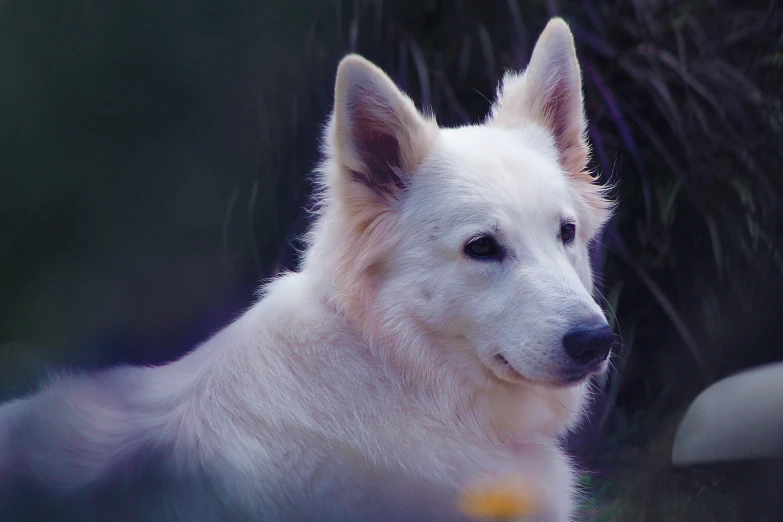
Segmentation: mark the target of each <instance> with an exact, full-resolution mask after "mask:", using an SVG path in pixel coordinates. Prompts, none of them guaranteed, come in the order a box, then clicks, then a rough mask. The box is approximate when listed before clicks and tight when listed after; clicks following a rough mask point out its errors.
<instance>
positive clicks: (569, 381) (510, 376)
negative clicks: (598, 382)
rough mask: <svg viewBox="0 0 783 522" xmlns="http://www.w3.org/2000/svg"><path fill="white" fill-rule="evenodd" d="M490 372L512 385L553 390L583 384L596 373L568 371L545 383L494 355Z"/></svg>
mask: <svg viewBox="0 0 783 522" xmlns="http://www.w3.org/2000/svg"><path fill="white" fill-rule="evenodd" d="M492 363H493V364H492V365H491V368H490V369H491V370H492V372H493V373H494V374H495V375H496V376H497V377H498V378H500V379H502V380H504V381H508V382H512V383H517V384H519V383H528V384H538V385H541V386H548V387H553V388H563V387H566V388H567V387H570V386H574V385H577V384H580V383H582V382H584V381H585V380H587V379H589V378H590V377H591V376H592V375H593V374H594V373H597V371H598V370H597V369H596V371H591V370H588V369H578V370H577V369H570V370H565V371H563V372H562V373H560V374H559V375H558V377H557V378H556V379H552V380H547V381H546V382H543V381H538V380H534V379H531V378H529V377H526V376H524V375H522V374H521V373H520V372H519V371H518V370H517V369H516V368H514V366H513V365H512V364H511V363H510V362H508V359H506V358H505V357H504V356H503V355H502V354H499V353H498V354H495V356H494V357H493V358H492Z"/></svg>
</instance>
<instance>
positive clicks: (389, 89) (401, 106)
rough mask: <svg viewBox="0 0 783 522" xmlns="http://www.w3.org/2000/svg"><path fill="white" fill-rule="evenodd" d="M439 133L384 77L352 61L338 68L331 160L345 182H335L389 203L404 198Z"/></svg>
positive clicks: (356, 59)
mask: <svg viewBox="0 0 783 522" xmlns="http://www.w3.org/2000/svg"><path fill="white" fill-rule="evenodd" d="M437 129H438V127H437V124H435V122H434V121H432V120H429V119H426V118H425V117H424V116H422V115H421V114H420V113H419V112H418V111H417V110H416V107H415V106H414V104H413V102H412V101H411V100H410V99H409V98H408V97H407V96H405V94H403V93H402V92H401V91H400V90H399V89H398V88H397V86H396V85H394V82H392V80H391V79H390V78H389V77H388V76H386V74H385V73H384V72H383V71H381V70H380V69H379V68H378V67H376V66H375V65H373V64H372V63H370V62H368V61H367V60H365V59H364V58H362V57H360V56H357V55H349V56H347V57H345V58H343V60H342V61H341V62H340V65H339V66H338V68H337V81H336V83H335V102H334V113H333V116H332V121H331V126H330V129H329V131H330V136H329V140H330V146H331V155H332V158H333V160H336V161H337V162H338V163H339V167H340V169H339V170H340V173H339V174H338V176H339V177H341V178H343V179H332V180H331V182H332V183H333V184H334V183H339V184H343V183H348V184H352V183H360V184H362V185H364V186H365V187H366V188H368V189H369V190H370V191H371V192H372V193H373V194H374V195H375V196H377V197H380V198H381V199H383V200H386V201H389V200H391V199H395V198H398V197H399V196H400V194H401V193H402V192H403V191H404V190H405V187H406V185H407V183H408V181H409V178H410V175H411V174H412V173H413V172H414V171H415V170H416V168H417V167H418V166H419V164H420V163H421V161H422V160H423V159H424V156H425V155H426V154H427V152H428V151H429V150H430V148H431V146H432V143H433V141H434V136H435V135H436V133H437ZM345 178H347V179H345Z"/></svg>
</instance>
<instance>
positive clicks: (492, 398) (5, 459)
mask: <svg viewBox="0 0 783 522" xmlns="http://www.w3.org/2000/svg"><path fill="white" fill-rule="evenodd" d="M553 64H554V66H553ZM550 69H551V71H552V72H551V75H550V77H547V78H545V79H544V80H542V79H541V77H543V76H542V75H541V74H540V73H541V71H544V70H550ZM552 75H554V76H552ZM558 75H559V76H558ZM544 76H546V75H544ZM558 78H561V79H564V83H563V84H564V85H566V87H567V88H566V89H564V90H563V89H561V90H560V91H559V94H558V96H560V97H561V98H562V100H560V101H558V100H554V101H552V100H549V101H548V100H547V93H548V92H549V91H548V90H549V89H550V88H551V85H552V82H553V81H554V82H557V81H558ZM531 100H533V101H531ZM561 101H562V103H560V102H561ZM550 102H552V103H550ZM553 103H554V105H553ZM542 107H543V108H542ZM553 108H554V110H555V114H554V116H553V115H552V114H549V113H547V114H545V115H542V114H538V113H536V111H539V112H540V111H548V110H550V109H553ZM558 118H560V119H559V120H558ZM574 129H576V130H575V131H574ZM558 133H560V134H558ZM583 133H584V121H583V115H582V98H581V79H580V73H579V69H578V65H577V64H576V58H575V54H574V50H573V42H572V39H571V35H570V32H569V30H568V28H567V27H566V25H565V24H564V23H563V22H562V21H560V20H554V21H552V22H550V24H549V25H548V26H547V29H546V30H545V32H544V34H543V35H542V37H541V40H540V42H539V44H538V45H537V48H536V51H535V52H534V55H533V58H532V63H531V65H530V67H529V69H528V71H527V73H526V74H525V75H521V76H513V75H510V76H508V77H507V78H506V80H505V82H504V87H503V88H502V90H501V94H500V98H499V100H498V103H497V105H496V106H495V108H494V109H493V113H492V115H491V116H490V118H489V119H488V121H487V122H486V123H485V124H482V125H478V126H468V127H462V128H457V129H439V128H438V127H437V125H436V124H435V123H434V121H432V120H429V119H427V118H425V117H424V116H422V115H421V114H419V113H418V112H417V111H416V109H415V107H414V106H413V104H412V103H411V102H410V100H408V99H407V98H406V97H405V96H404V95H403V94H402V93H400V92H399V91H398V90H397V89H396V87H395V86H394V85H393V83H392V82H391V81H390V80H389V79H388V78H387V77H386V76H385V75H384V74H383V73H382V72H381V71H380V70H379V69H377V68H376V67H374V66H373V65H371V64H369V63H368V62H366V61H364V60H363V59H361V58H358V57H355V56H353V57H348V58H346V59H345V60H344V61H343V62H342V64H341V65H340V69H339V71H338V79H337V87H336V98H335V111H334V114H333V117H332V120H331V122H330V125H329V129H328V131H327V140H326V142H327V143H326V150H325V161H324V164H323V165H322V168H321V169H320V171H321V179H322V183H323V191H322V194H321V198H322V201H321V208H320V209H319V218H318V221H317V224H316V225H315V227H314V229H313V230H312V231H311V234H310V246H309V248H308V250H307V252H306V255H305V259H304V264H303V268H302V270H301V271H300V272H298V273H289V274H285V275H283V276H281V277H279V278H278V279H277V280H275V281H274V282H272V283H270V284H269V285H267V286H266V287H265V288H264V291H263V294H264V295H263V297H262V298H261V299H260V300H259V301H258V302H257V303H256V304H255V305H254V306H252V307H251V308H250V309H249V310H248V311H247V312H246V313H245V314H243V315H242V316H241V317H240V318H238V319H237V320H236V321H235V322H234V323H233V324H231V325H229V326H228V327H227V328H225V329H224V330H222V331H221V332H219V333H218V334H217V335H215V336H214V337H213V338H211V339H210V340H208V341H207V342H205V343H204V344H202V345H201V346H199V347H198V348H197V349H196V350H195V351H193V352H192V353H190V354H189V355H187V356H185V357H184V358H182V359H181V360H179V361H177V362H174V363H172V364H169V365H166V366H162V367H157V368H118V369H115V370H111V371H108V372H104V373H98V374H95V375H80V376H65V377H62V378H60V379H57V380H54V381H53V382H51V383H50V384H49V385H48V386H47V387H46V388H45V389H44V390H42V391H41V392H39V393H38V394H36V395H34V396H31V397H28V398H25V399H21V400H18V401H15V402H12V403H10V404H7V405H5V406H3V407H2V408H0V479H1V480H2V484H3V485H4V489H5V491H6V492H7V495H6V497H5V500H4V497H3V494H2V493H0V513H2V512H3V511H2V509H3V502H4V501H5V502H6V503H8V502H10V500H9V498H10V497H11V496H12V495H13V493H8V492H11V491H13V490H14V489H13V488H14V487H15V486H17V485H18V484H21V483H25V484H28V483H34V484H37V485H38V486H45V487H46V488H50V489H51V490H56V491H60V492H64V493H70V492H77V491H80V490H83V489H85V488H90V487H93V486H96V485H98V484H101V483H102V482H103V481H106V480H107V477H109V475H110V474H111V473H114V472H115V471H114V470H115V469H116V468H115V467H114V464H115V463H116V462H119V461H133V459H134V458H135V457H134V455H136V454H137V452H139V451H140V450H141V448H143V447H153V448H162V450H163V455H164V457H163V461H164V462H165V463H166V469H167V470H168V471H167V473H168V475H167V476H170V477H175V478H176V477H182V476H188V474H195V475H197V476H201V477H206V479H205V480H206V481H207V482H208V483H209V487H207V488H204V489H203V492H202V493H201V494H200V495H198V496H196V495H191V496H188V495H187V494H186V493H184V491H185V490H184V489H183V490H175V491H173V493H172V495H179V497H178V498H179V501H178V502H177V503H176V508H172V510H171V511H169V512H168V513H170V516H171V517H172V518H174V517H175V515H176V516H178V517H180V518H181V519H183V520H219V519H226V516H227V515H226V514H227V513H231V514H232V516H233V517H234V518H232V519H238V518H237V517H240V518H242V517H246V518H248V519H255V520H258V519H260V518H263V519H264V520H272V519H295V518H302V517H304V515H302V514H301V512H297V511H296V506H297V505H299V506H300V507H301V506H305V507H307V508H309V509H313V510H315V511H317V513H318V515H319V516H320V517H321V518H324V519H334V520H347V519H349V518H351V517H356V518H357V519H358V518H363V519H366V520H378V519H380V516H381V513H377V512H376V513H373V512H372V508H373V507H375V508H377V509H380V507H379V506H380V505H381V503H382V501H383V500H384V499H385V500H386V501H388V503H389V504H390V505H392V506H393V505H394V504H395V502H412V503H413V504H412V505H413V508H412V511H414V512H415V511H416V509H418V506H420V507H421V510H424V509H429V508H432V512H433V513H441V515H442V516H447V515H446V513H448V516H452V515H455V513H454V512H453V511H450V510H451V509H452V507H453V503H454V499H455V496H456V494H457V492H458V490H459V489H460V488H462V487H463V486H464V485H465V484H466V483H468V482H469V481H471V480H472V479H473V478H475V477H477V476H478V475H479V474H480V473H482V472H491V473H494V472H502V471H505V470H508V469H511V470H514V471H517V472H520V473H522V474H525V475H528V476H530V477H532V478H534V479H535V481H536V483H537V484H538V485H539V486H540V487H541V495H542V497H541V498H542V499H543V500H544V503H545V505H546V511H545V513H544V514H543V515H542V518H541V520H551V521H558V522H559V521H566V520H570V519H571V517H572V516H573V511H574V502H575V486H574V471H573V467H572V465H571V464H570V463H569V461H568V459H567V457H566V456H565V455H564V453H563V452H562V450H561V449H560V442H559V437H561V436H562V435H563V434H565V433H566V432H567V431H568V430H569V429H571V428H572V427H574V426H575V425H576V423H577V422H578V421H579V419H580V415H581V411H582V404H583V401H584V400H585V395H586V393H587V389H588V384H587V382H585V381H582V382H580V383H578V384H575V385H570V386H565V385H564V384H563V383H562V382H561V381H560V380H559V375H560V372H561V370H562V368H563V367H564V365H567V363H568V361H567V357H566V355H565V353H564V351H563V347H562V337H563V335H564V334H565V333H566V332H567V331H568V330H569V329H570V328H573V327H574V326H577V325H578V324H580V323H581V322H583V321H589V320H592V319H593V318H596V317H599V318H600V317H601V316H602V313H601V310H600V308H599V307H598V305H597V304H596V303H595V301H594V300H593V298H592V291H593V287H592V276H591V273H590V265H589V258H588V243H589V242H590V240H591V239H592V237H593V236H594V235H595V233H596V232H597V231H598V229H599V228H600V227H601V226H602V224H603V223H604V222H605V221H606V219H607V218H608V215H609V210H608V209H609V204H608V203H607V201H606V200H605V199H603V197H602V196H601V192H600V189H599V188H597V187H596V186H595V185H594V184H593V183H592V179H590V178H589V176H588V175H587V174H585V173H584V172H583V170H584V168H585V162H586V150H587V149H586V145H585V144H584V142H583V136H582V135H583ZM575 136H576V137H575ZM373 140H379V141H378V143H380V144H381V146H382V147H381V148H380V149H377V150H380V152H377V150H376V149H375V148H372V147H370V146H368V143H370V144H374V143H376V142H375V141H373ZM384 140H385V141H384ZM574 140H577V141H574ZM390 144H391V145H393V146H390ZM383 147H385V148H383ZM580 147H584V151H583V152H584V154H583V158H582V159H579V160H574V150H576V149H579V150H577V156H578V154H580V153H581V152H579V151H580V150H581V149H580ZM395 151H396V152H397V153H396V154H395ZM374 154H378V155H379V156H373V155H374ZM384 154H385V155H384ZM389 154H391V156H389ZM390 158H391V159H390ZM575 161H576V163H575ZM373 162H375V163H373ZM373 165H375V166H374V167H373ZM574 165H576V167H575V166H574ZM387 167H388V169H387ZM379 171H382V176H380V177H379V175H378V172H379ZM381 178H383V179H381ZM389 179H392V182H391V183H388V181H389ZM384 183H385V184H384ZM564 218H567V219H570V220H572V221H573V222H575V223H576V226H577V238H576V240H575V241H574V243H573V244H572V245H564V244H563V243H562V242H561V241H560V240H559V238H558V235H557V234H558V231H559V227H560V224H561V220H562V219H564ZM486 231H494V233H495V234H496V236H497V238H498V239H499V240H500V241H501V242H502V244H503V245H504V246H505V248H506V250H507V255H506V257H505V258H504V260H503V261H502V262H483V261H476V260H473V259H469V258H468V257H466V255H465V254H464V252H463V249H464V245H465V243H466V241H468V240H470V239H471V238H472V237H473V236H475V235H476V234H478V233H482V232H486ZM497 354H501V355H503V356H504V357H505V358H506V360H507V361H508V362H509V363H510V364H511V365H512V366H513V367H514V369H515V370H516V372H518V374H515V373H513V372H510V371H509V370H508V368H505V367H503V366H501V365H498V363H497V358H496V357H495V356H496V355H497ZM520 375H521V376H522V377H520ZM387 479H388V480H387ZM25 481H27V482H25ZM412 485H416V486H415V487H414V486H412ZM419 485H420V486H421V487H420V488H419ZM406 487H407V488H408V489H407V490H406ZM428 488H429V489H428ZM200 491H201V490H200ZM400 492H405V493H400ZM414 492H418V494H419V495H420V497H414V496H413V494H414ZM395 495H398V496H396V497H395ZM400 495H401V496H400ZM428 495H429V496H428ZM369 498H379V499H381V500H380V501H379V502H381V503H379V504H373V503H370V502H366V501H365V500H366V499H369ZM395 498H396V499H397V500H394V499H395ZM400 499H402V500H400ZM414 499H417V500H414ZM123 502H127V503H128V504H127V505H130V503H131V502H132V500H131V499H124V498H123ZM417 502H418V504H416V503H417ZM6 505H8V504H6ZM127 505H126V504H121V505H119V506H116V509H117V512H118V513H119V512H122V510H123V509H125V508H127ZM165 505H167V506H169V507H170V505H169V504H165ZM432 506H440V507H434V508H433V507H432ZM443 506H446V507H443ZM439 509H442V511H438V510H439ZM362 510H365V511H364V512H362ZM371 513H372V514H371ZM385 514H387V515H388V514H390V513H389V512H388V511H387V512H386V513H385ZM254 517H255V518H254ZM259 517H260V518H259ZM161 518H162V519H163V518H166V517H164V516H161ZM314 518H317V517H314ZM391 518H393V517H391Z"/></svg>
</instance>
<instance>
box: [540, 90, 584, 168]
mask: <svg viewBox="0 0 783 522" xmlns="http://www.w3.org/2000/svg"><path fill="white" fill-rule="evenodd" d="M570 94H571V92H570V88H569V86H568V84H567V83H566V82H565V81H563V80H562V79H558V80H557V81H556V82H555V84H554V85H553V86H552V88H551V91H550V92H548V93H545V94H544V95H545V96H546V102H544V106H543V107H542V112H543V114H544V118H545V119H546V120H547V122H548V123H549V125H550V126H551V127H550V128H551V129H552V134H553V135H554V137H555V143H556V144H557V150H559V151H560V152H561V153H563V152H565V151H566V150H567V149H568V148H569V147H572V146H574V145H576V144H575V143H573V139H574V136H573V133H574V132H577V133H578V132H579V131H578V128H579V126H578V121H577V122H575V121H573V120H574V118H579V117H581V115H579V114H576V115H574V114H571V110H570V109H571V107H570V105H571V104H570V103H569V102H570V100H569V95H570ZM576 138H577V139H579V137H578V136H576Z"/></svg>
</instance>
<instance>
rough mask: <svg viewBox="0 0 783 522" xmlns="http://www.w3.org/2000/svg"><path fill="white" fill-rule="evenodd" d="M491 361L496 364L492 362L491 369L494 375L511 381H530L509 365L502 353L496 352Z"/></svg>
mask: <svg viewBox="0 0 783 522" xmlns="http://www.w3.org/2000/svg"><path fill="white" fill-rule="evenodd" d="M492 361H493V362H494V363H496V364H494V365H493V368H491V369H492V370H493V372H494V373H495V375H497V376H498V377H500V378H501V379H503V380H506V381H511V382H530V379H528V378H527V377H525V376H524V375H522V374H521V373H519V372H518V371H517V370H516V369H515V368H514V367H513V366H511V363H510V362H508V359H506V358H505V357H503V355H501V354H496V355H495V357H493V359H492Z"/></svg>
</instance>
